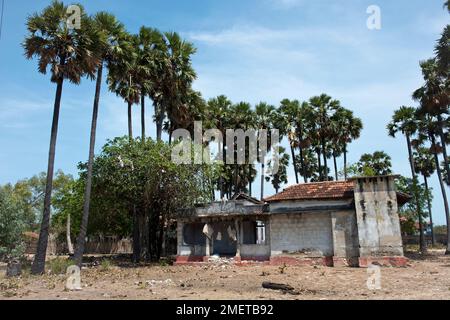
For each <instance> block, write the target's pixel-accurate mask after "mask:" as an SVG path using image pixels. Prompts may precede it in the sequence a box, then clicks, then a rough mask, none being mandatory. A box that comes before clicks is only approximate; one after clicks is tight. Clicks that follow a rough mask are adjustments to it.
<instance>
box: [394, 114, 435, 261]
mask: <svg viewBox="0 0 450 320" xmlns="http://www.w3.org/2000/svg"><path fill="white" fill-rule="evenodd" d="M387 129H388V131H389V135H390V136H391V137H393V138H395V135H396V134H397V133H398V132H401V133H402V134H403V135H404V136H405V137H406V145H407V147H408V155H409V165H410V168H411V175H412V179H413V192H414V196H415V200H416V212H417V216H418V218H419V231H420V251H421V252H422V253H425V252H426V251H427V245H426V241H425V237H424V234H423V233H424V229H423V221H422V218H423V217H422V212H421V210H420V202H419V201H420V200H419V194H418V189H417V186H418V179H417V174H416V169H415V163H414V156H413V151H412V145H411V137H412V136H413V135H414V134H415V133H416V132H417V120H416V109H415V108H412V107H405V106H402V107H401V108H400V109H399V110H396V111H395V112H394V115H393V117H392V121H391V122H390V123H389V124H388V126H387Z"/></svg>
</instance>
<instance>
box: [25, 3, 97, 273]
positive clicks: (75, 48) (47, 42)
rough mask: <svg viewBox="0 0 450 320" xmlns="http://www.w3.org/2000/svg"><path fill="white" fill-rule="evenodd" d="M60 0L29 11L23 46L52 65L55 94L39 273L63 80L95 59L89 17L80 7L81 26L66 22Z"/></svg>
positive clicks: (43, 66)
mask: <svg viewBox="0 0 450 320" xmlns="http://www.w3.org/2000/svg"><path fill="white" fill-rule="evenodd" d="M67 9H68V8H67V6H65V5H64V4H63V3H62V2H59V1H53V2H52V4H51V5H49V6H48V7H46V8H45V9H44V10H43V11H42V12H41V13H35V14H33V15H31V16H30V17H29V18H28V20H27V29H28V35H27V36H26V38H25V41H24V44H23V47H24V49H25V56H26V57H27V58H28V59H31V58H33V57H38V60H39V63H38V66H39V68H38V70H39V72H41V73H43V74H45V73H47V68H48V67H49V66H50V69H51V81H52V82H55V83H56V85H57V87H56V95H55V104H54V110H53V121H52V129H51V137H50V150H49V158H48V169H47V182H46V190H45V199H44V211H43V217H42V223H41V231H40V234H39V241H38V245H37V251H36V256H35V259H34V262H33V266H32V273H33V274H42V273H43V272H44V269H45V256H46V252H47V243H48V235H49V223H50V206H51V193H52V185H53V171H54V161H55V149H56V139H57V133H58V120H59V111H60V106H61V96H62V89H63V82H64V80H66V79H67V80H69V81H70V82H72V83H75V84H78V83H80V80H81V78H82V77H83V76H84V75H88V76H91V77H93V76H94V72H95V70H96V68H97V65H98V59H97V57H96V56H95V55H94V54H93V51H92V48H93V45H94V41H93V32H92V28H91V22H90V21H89V18H88V17H87V16H86V14H85V13H84V11H83V8H82V7H80V9H81V23H80V28H72V27H71V26H69V25H68V24H67V21H68V19H69V17H70V15H71V14H70V12H68V10H67Z"/></svg>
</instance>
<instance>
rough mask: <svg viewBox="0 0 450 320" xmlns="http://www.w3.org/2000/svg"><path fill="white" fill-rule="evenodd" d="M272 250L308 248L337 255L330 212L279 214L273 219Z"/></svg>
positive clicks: (286, 250)
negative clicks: (334, 249)
mask: <svg viewBox="0 0 450 320" xmlns="http://www.w3.org/2000/svg"><path fill="white" fill-rule="evenodd" d="M270 244H271V254H272V256H274V255H281V254H283V253H297V252H302V251H308V252H310V253H311V254H312V255H314V256H333V237H332V223H331V215H330V213H321V212H314V213H298V214H276V215H272V216H271V220H270Z"/></svg>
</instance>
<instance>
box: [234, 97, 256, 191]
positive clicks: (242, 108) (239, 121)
mask: <svg viewBox="0 0 450 320" xmlns="http://www.w3.org/2000/svg"><path fill="white" fill-rule="evenodd" d="M229 114H230V119H229V120H228V122H229V125H230V127H229V129H235V130H237V129H242V130H244V131H247V130H248V129H254V128H255V121H254V119H255V113H254V112H253V110H252V107H251V105H250V104H249V103H247V102H239V103H237V104H234V105H232V106H231V108H230V113H229ZM227 142H228V141H227ZM227 147H229V145H228V144H227ZM237 148H238V146H237V144H235V146H234V153H235V156H234V157H235V159H237V156H238V154H242V153H244V152H245V162H246V163H245V164H238V163H236V164H234V165H232V164H228V165H229V166H230V165H231V166H232V167H233V169H234V173H233V178H232V186H233V187H234V189H233V192H234V193H240V192H243V191H245V188H246V186H247V185H248V184H249V183H250V179H251V176H250V174H248V173H245V172H246V170H248V168H249V165H250V163H249V161H247V159H248V151H249V150H248V149H247V148H245V150H240V149H237Z"/></svg>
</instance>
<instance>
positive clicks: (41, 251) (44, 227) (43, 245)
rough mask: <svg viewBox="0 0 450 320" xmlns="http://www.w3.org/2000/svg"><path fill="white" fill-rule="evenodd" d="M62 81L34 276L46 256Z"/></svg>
mask: <svg viewBox="0 0 450 320" xmlns="http://www.w3.org/2000/svg"><path fill="white" fill-rule="evenodd" d="M63 82H64V80H63V79H62V78H61V79H58V84H57V87H56V95H55V105H54V108H53V120H52V129H51V135H50V148H49V153H48V167H47V182H46V186H45V198H44V212H43V215H42V222H41V231H40V233H39V240H38V244H37V248H36V255H35V257H34V261H33V265H32V267H31V273H32V274H34V275H38V274H43V273H44V271H45V257H46V255H47V245H48V236H49V227H50V209H51V200H52V189H53V172H54V166H55V151H56V140H57V136H58V122H59V111H60V108H61V96H62V88H63Z"/></svg>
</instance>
